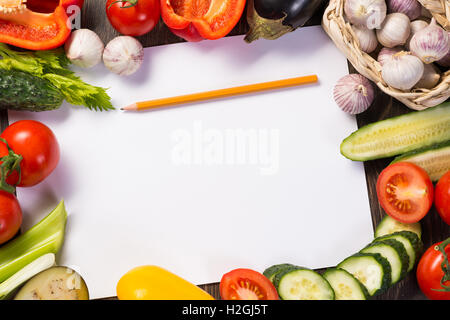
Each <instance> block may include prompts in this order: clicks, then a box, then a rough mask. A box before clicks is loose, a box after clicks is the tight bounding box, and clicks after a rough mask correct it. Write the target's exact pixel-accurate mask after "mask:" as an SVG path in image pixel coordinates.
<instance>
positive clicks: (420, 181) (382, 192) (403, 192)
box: [377, 162, 434, 223]
mask: <svg viewBox="0 0 450 320" xmlns="http://www.w3.org/2000/svg"><path fill="white" fill-rule="evenodd" d="M433 191H434V190H433V183H432V182H431V180H430V178H429V176H428V174H427V173H426V172H425V170H423V169H422V168H420V167H419V166H417V165H415V164H413V163H409V162H397V163H395V164H392V165H390V166H388V167H387V168H386V169H384V170H383V171H382V172H381V174H380V176H379V177H378V181H377V195H378V200H379V201H380V205H381V207H383V209H384V211H386V213H387V214H388V215H390V216H391V217H392V218H394V219H395V220H397V221H400V222H403V223H415V222H418V221H420V220H421V219H422V218H423V217H424V216H425V215H426V214H427V213H428V211H430V208H431V205H432V204H433Z"/></svg>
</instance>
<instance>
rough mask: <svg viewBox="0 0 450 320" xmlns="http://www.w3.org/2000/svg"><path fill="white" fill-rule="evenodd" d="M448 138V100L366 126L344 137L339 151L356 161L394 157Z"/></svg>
mask: <svg viewBox="0 0 450 320" xmlns="http://www.w3.org/2000/svg"><path fill="white" fill-rule="evenodd" d="M448 140H450V102H447V103H443V104H441V105H439V106H437V107H434V108H429V109H426V110H423V111H415V112H411V113H408V114H405V115H401V116H398V117H394V118H390V119H387V120H382V121H378V122H375V123H372V124H369V125H366V126H364V127H362V128H360V129H359V130H357V131H356V132H354V133H352V134H351V135H350V136H349V137H347V138H346V139H345V140H344V141H343V142H342V144H341V153H342V155H344V156H345V157H346V158H348V159H351V160H355V161H367V160H373V159H379V158H387V157H391V156H396V155H399V154H403V153H406V152H410V151H412V150H416V149H420V148H424V147H427V146H431V145H433V144H437V143H441V142H444V141H448Z"/></svg>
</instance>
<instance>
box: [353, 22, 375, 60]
mask: <svg viewBox="0 0 450 320" xmlns="http://www.w3.org/2000/svg"><path fill="white" fill-rule="evenodd" d="M352 29H353V32H355V35H356V37H357V38H358V41H359V47H360V48H361V50H362V51H364V52H366V53H371V52H372V51H374V50H375V49H376V48H377V46H378V40H377V36H376V35H375V31H373V30H370V29H367V28H366V27H361V26H352Z"/></svg>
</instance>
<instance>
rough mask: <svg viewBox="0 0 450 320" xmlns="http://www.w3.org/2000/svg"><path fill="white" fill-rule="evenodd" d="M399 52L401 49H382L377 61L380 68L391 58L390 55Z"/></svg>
mask: <svg viewBox="0 0 450 320" xmlns="http://www.w3.org/2000/svg"><path fill="white" fill-rule="evenodd" d="M400 51H403V48H402V47H394V48H386V47H383V48H382V49H381V50H380V52H379V53H378V57H377V61H378V62H379V63H380V64H381V66H383V65H384V63H385V62H386V61H388V60H389V59H390V58H391V57H392V55H394V54H396V53H399V52H400Z"/></svg>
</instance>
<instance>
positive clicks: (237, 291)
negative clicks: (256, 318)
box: [220, 269, 278, 300]
mask: <svg viewBox="0 0 450 320" xmlns="http://www.w3.org/2000/svg"><path fill="white" fill-rule="evenodd" d="M220 295H221V296H222V299H224V300H278V293H277V289H275V287H274V286H273V284H272V282H270V280H269V279H267V278H266V277H265V276H264V275H262V274H261V273H259V272H257V271H254V270H251V269H235V270H233V271H230V272H228V273H226V274H224V275H223V277H222V280H221V281H220Z"/></svg>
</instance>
